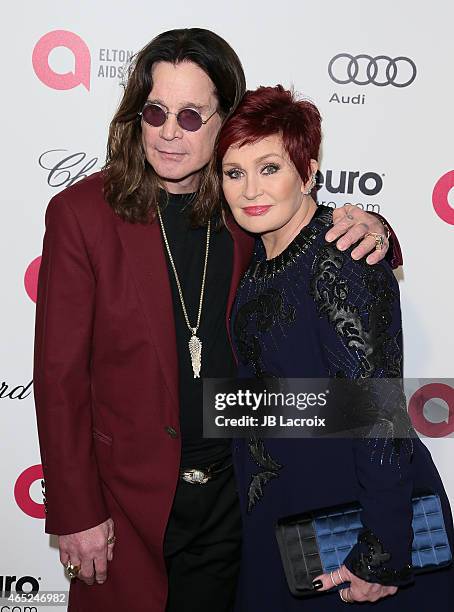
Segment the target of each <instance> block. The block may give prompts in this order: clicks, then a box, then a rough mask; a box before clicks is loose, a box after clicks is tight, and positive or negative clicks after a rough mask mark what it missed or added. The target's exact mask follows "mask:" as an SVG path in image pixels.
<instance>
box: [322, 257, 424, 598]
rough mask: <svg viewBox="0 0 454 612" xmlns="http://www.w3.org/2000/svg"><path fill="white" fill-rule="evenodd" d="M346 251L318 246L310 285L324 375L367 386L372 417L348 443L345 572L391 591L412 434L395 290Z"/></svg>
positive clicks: (399, 571) (401, 542)
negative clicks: (325, 334) (351, 536)
mask: <svg viewBox="0 0 454 612" xmlns="http://www.w3.org/2000/svg"><path fill="white" fill-rule="evenodd" d="M350 251H351V249H350V250H349V251H346V252H344V253H340V252H339V251H338V250H337V249H335V248H334V247H333V246H332V245H326V246H324V247H323V248H322V249H321V251H320V252H319V254H318V255H317V257H316V259H315V261H314V266H313V275H312V280H311V283H312V288H311V290H312V293H313V296H314V299H315V302H316V305H317V309H318V314H319V315H320V316H322V317H323V318H325V319H326V322H327V325H328V326H329V328H330V335H329V338H330V341H329V342H328V343H327V344H329V346H326V347H325V348H326V349H327V350H326V354H327V359H328V364H329V370H330V375H331V376H333V377H338V378H351V379H365V382H367V381H368V382H367V385H368V388H369V393H370V400H371V401H372V402H373V403H374V404H375V406H376V409H377V412H376V414H377V415H378V418H377V419H376V421H375V425H374V426H373V427H372V429H371V431H370V432H369V435H367V436H364V437H359V438H353V439H352V449H353V453H354V461H355V467H356V473H357V489H358V499H359V502H360V504H361V506H362V508H363V512H362V522H363V525H364V529H363V530H362V532H361V533H360V535H359V537H358V543H357V544H356V545H355V547H354V548H353V549H352V551H351V552H350V554H349V555H348V557H347V559H346V560H345V565H346V566H347V567H348V568H349V569H350V571H352V572H353V573H354V574H356V575H357V576H359V577H360V578H362V579H364V580H367V581H369V582H378V583H381V584H386V585H396V586H398V585H401V584H404V583H406V582H408V581H410V580H411V579H412V575H411V568H410V563H411V543H412V538H413V533H412V527H411V523H412V502H411V498H412V491H413V481H412V470H411V461H412V452H413V443H412V435H413V430H412V428H411V424H410V421H409V419H408V414H407V412H406V408H405V396H404V394H403V391H402V384H401V377H402V327H401V315H400V302H399V288H398V284H397V281H396V279H395V278H394V275H393V273H392V271H391V269H390V267H389V265H388V264H387V263H386V262H380V263H379V264H377V265H375V266H369V265H368V264H366V263H365V262H363V261H354V260H352V259H351V257H350ZM378 379H382V380H378ZM392 379H394V381H393V380H392Z"/></svg>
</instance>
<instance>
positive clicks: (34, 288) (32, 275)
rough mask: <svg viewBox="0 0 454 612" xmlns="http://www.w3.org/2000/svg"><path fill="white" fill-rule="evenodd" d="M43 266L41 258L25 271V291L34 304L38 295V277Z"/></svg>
mask: <svg viewBox="0 0 454 612" xmlns="http://www.w3.org/2000/svg"><path fill="white" fill-rule="evenodd" d="M40 265H41V256H39V257H37V258H36V259H34V260H33V261H32V262H31V264H29V266H28V268H27V269H26V271H25V275H24V285H25V291H26V292H27V295H28V297H29V298H30V299H31V300H32V302H36V298H37V293H38V275H39V267H40Z"/></svg>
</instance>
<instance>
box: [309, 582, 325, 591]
mask: <svg viewBox="0 0 454 612" xmlns="http://www.w3.org/2000/svg"><path fill="white" fill-rule="evenodd" d="M312 586H313V587H314V590H315V591H318V590H319V589H321V588H322V586H323V582H322V581H321V580H314V581H313V583H312Z"/></svg>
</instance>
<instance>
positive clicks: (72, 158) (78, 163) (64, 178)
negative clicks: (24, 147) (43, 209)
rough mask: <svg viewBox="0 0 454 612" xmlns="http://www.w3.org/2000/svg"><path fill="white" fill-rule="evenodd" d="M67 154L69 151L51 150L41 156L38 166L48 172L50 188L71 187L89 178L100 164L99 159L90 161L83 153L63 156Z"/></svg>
mask: <svg viewBox="0 0 454 612" xmlns="http://www.w3.org/2000/svg"><path fill="white" fill-rule="evenodd" d="M67 152H68V151H67V149H51V150H50V151H44V153H41V155H40V156H39V159H38V164H39V165H40V166H41V168H43V169H44V170H47V171H48V174H47V184H48V185H49V186H50V187H63V186H65V187H69V186H70V185H72V184H73V183H75V182H76V181H78V180H79V179H82V178H85V177H86V176H88V174H89V171H90V170H92V169H93V167H94V166H95V165H96V164H97V162H98V158H97V157H92V158H91V159H90V158H88V157H87V154H86V153H84V152H83V151H80V152H79V153H69V154H68V155H62V153H67Z"/></svg>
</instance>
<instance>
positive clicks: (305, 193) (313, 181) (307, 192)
mask: <svg viewBox="0 0 454 612" xmlns="http://www.w3.org/2000/svg"><path fill="white" fill-rule="evenodd" d="M316 175H317V173H316V172H314V173H313V174H312V176H311V182H310V183H309V187H308V188H307V189H306V191H303V195H310V194H311V191H312V190H313V188H314V187H315V185H316V184H317V180H316V178H315V177H316Z"/></svg>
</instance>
